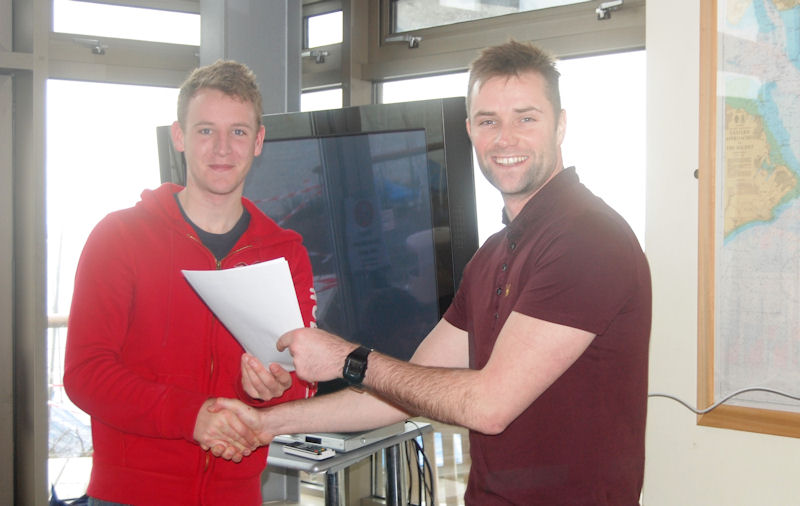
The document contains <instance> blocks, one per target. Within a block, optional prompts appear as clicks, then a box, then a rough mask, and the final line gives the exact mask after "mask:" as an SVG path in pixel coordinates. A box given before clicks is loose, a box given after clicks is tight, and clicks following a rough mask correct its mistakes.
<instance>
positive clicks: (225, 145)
mask: <svg viewBox="0 0 800 506" xmlns="http://www.w3.org/2000/svg"><path fill="white" fill-rule="evenodd" d="M215 147H216V150H215V151H216V152H217V154H220V155H224V154H227V153H229V152H230V150H231V141H230V139H229V138H228V136H227V135H225V134H220V135H218V136H217V142H216V146H215Z"/></svg>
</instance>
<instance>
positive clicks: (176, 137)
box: [170, 121, 185, 151]
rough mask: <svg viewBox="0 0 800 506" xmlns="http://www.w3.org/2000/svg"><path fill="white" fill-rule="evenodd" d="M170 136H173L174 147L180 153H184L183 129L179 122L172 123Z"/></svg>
mask: <svg viewBox="0 0 800 506" xmlns="http://www.w3.org/2000/svg"><path fill="white" fill-rule="evenodd" d="M170 134H171V135H172V145H173V146H175V149H177V150H178V151H184V149H185V148H184V145H183V128H181V124H180V123H179V122H177V121H175V122H173V123H172V127H171V128H170Z"/></svg>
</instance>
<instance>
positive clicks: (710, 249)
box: [697, 0, 800, 437]
mask: <svg viewBox="0 0 800 506" xmlns="http://www.w3.org/2000/svg"><path fill="white" fill-rule="evenodd" d="M717 8H718V1H717V0H703V1H702V2H700V111H699V112H700V129H699V142H700V146H699V151H700V153H699V154H700V159H699V170H698V179H699V204H700V207H699V227H698V229H699V237H698V242H699V244H698V246H699V251H698V263H699V265H698V274H699V279H698V348H697V362H698V381H697V399H698V408H699V409H700V410H701V411H702V410H704V409H707V408H709V407H710V406H712V405H713V404H714V403H715V402H718V401H719V399H718V398H717V396H716V395H715V391H714V389H715V355H714V353H715V346H716V341H715V337H716V336H715V317H716V314H715V310H716V308H715V303H716V300H717V298H716V296H717V293H716V286H715V280H716V278H715V270H716V268H717V264H716V259H715V255H716V245H715V237H716V228H715V227H716V225H715V216H716V209H717V207H716V206H717V202H716V198H717V183H718V181H717V173H718V168H717V167H718V166H717V162H718V160H717V156H718V155H717V153H718V147H719V145H720V144H719V143H720V139H719V138H718V137H719V135H718V128H719V126H718V125H717V118H718V111H717V107H718V97H717V90H718V87H717V84H718V83H717V76H718V73H719V65H718V61H717V59H718V54H719V51H718V50H719V48H718V44H719V43H720V37H719V35H718V23H719V21H718V15H717ZM721 162H722V161H721ZM697 423H698V424H699V425H703V426H709V427H719V428H726V429H735V430H742V431H749V432H758V433H764V434H773V435H780V436H789V437H800V413H798V412H793V411H781V410H779V409H759V408H751V407H742V406H735V405H728V404H722V405H720V406H718V407H716V408H714V409H713V410H711V411H709V412H707V413H704V414H699V415H698V416H697Z"/></svg>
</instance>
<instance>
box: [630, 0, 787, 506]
mask: <svg viewBox="0 0 800 506" xmlns="http://www.w3.org/2000/svg"><path fill="white" fill-rule="evenodd" d="M705 1H708V0H672V1H665V0H651V1H649V2H648V3H647V65H648V69H647V96H648V98H647V130H648V131H647V148H648V152H647V224H646V250H647V255H648V257H649V260H650V266H651V269H652V275H653V308H654V311H653V332H652V340H651V348H650V350H651V351H650V391H651V392H666V393H670V394H673V395H677V396H679V397H681V398H683V399H685V400H687V401H690V403H691V404H692V405H696V400H697V395H696V392H697V380H696V377H697V219H698V216H697V180H696V179H695V178H694V177H693V171H694V170H695V168H697V164H698V107H699V98H698V81H699V70H698V66H699V24H700V15H699V5H700V2H705ZM646 458H647V462H646V469H645V483H644V494H643V499H642V504H643V506H658V505H668V506H675V505H681V506H687V505H698V506H699V505H702V506H713V505H724V506H736V505H743V506H744V505H747V506H750V505H781V506H782V505H794V504H800V479H798V473H799V472H800V440H798V439H794V438H786V437H777V436H767V435H761V434H753V433H747V432H741V431H733V430H725V429H716V428H708V427H700V426H698V425H697V424H696V417H695V415H694V413H692V412H690V411H689V410H687V409H686V408H684V407H683V406H681V405H680V404H678V403H676V402H674V401H672V400H669V399H664V398H651V399H650V401H649V413H648V425H647V457H646Z"/></svg>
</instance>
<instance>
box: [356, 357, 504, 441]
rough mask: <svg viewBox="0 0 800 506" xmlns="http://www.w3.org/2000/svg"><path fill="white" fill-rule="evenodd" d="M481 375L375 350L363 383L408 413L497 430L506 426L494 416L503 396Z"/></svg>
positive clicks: (473, 371)
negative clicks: (430, 364) (434, 365)
mask: <svg viewBox="0 0 800 506" xmlns="http://www.w3.org/2000/svg"><path fill="white" fill-rule="evenodd" d="M481 375H482V372H481V371H476V370H472V369H464V368H444V367H425V366H419V365H415V364H413V363H409V362H403V361H399V360H396V359H393V358H391V357H388V356H386V355H383V354H380V353H376V352H373V353H372V354H370V357H369V366H368V368H367V373H366V376H365V378H364V386H365V387H367V388H368V389H369V390H370V391H372V392H374V393H375V395H377V396H379V397H381V398H383V399H391V401H392V402H394V403H396V405H397V406H398V407H399V408H401V409H403V410H405V411H406V412H408V413H413V414H414V415H419V416H425V417H427V418H431V419H434V420H438V421H440V422H444V423H448V424H453V425H460V426H462V427H467V428H469V429H473V430H477V431H479V432H483V433H488V434H491V433H497V432H500V431H502V429H503V428H504V426H498V425H497V422H496V421H495V420H494V419H493V417H492V415H493V414H494V413H495V412H497V409H496V408H497V406H496V403H497V402H499V401H500V399H499V397H500V396H498V395H497V394H496V392H489V391H487V390H486V388H485V385H486V382H484V381H482V378H481Z"/></svg>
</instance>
